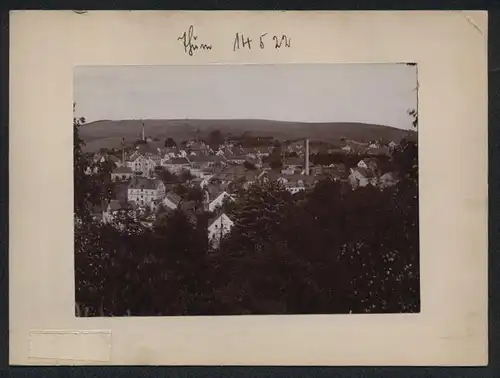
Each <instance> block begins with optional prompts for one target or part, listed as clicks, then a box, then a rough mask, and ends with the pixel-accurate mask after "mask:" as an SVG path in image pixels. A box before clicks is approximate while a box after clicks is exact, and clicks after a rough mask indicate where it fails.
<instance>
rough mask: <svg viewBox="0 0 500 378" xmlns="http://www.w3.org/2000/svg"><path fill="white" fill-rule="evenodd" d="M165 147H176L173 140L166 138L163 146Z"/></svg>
mask: <svg viewBox="0 0 500 378" xmlns="http://www.w3.org/2000/svg"><path fill="white" fill-rule="evenodd" d="M164 146H165V147H167V148H169V147H174V148H175V147H177V143H175V140H173V139H172V138H167V139H165V144H164Z"/></svg>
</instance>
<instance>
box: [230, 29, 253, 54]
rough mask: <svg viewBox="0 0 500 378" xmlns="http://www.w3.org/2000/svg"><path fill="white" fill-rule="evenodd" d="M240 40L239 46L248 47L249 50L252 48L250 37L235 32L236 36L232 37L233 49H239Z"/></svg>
mask: <svg viewBox="0 0 500 378" xmlns="http://www.w3.org/2000/svg"><path fill="white" fill-rule="evenodd" d="M240 40H241V46H242V47H243V48H245V47H248V49H249V50H251V49H252V39H251V38H249V37H246V38H245V36H244V35H243V34H241V35H240V34H239V33H236V37H235V38H234V43H233V51H236V50H239V49H240Z"/></svg>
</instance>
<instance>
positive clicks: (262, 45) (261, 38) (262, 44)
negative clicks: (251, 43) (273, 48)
mask: <svg viewBox="0 0 500 378" xmlns="http://www.w3.org/2000/svg"><path fill="white" fill-rule="evenodd" d="M266 35H267V33H264V34H262V35H261V36H260V48H261V49H263V48H264V47H265V46H264V39H263V38H264V37H265V36H266Z"/></svg>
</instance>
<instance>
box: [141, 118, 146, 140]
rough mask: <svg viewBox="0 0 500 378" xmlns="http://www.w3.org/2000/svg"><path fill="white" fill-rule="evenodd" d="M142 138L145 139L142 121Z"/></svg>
mask: <svg viewBox="0 0 500 378" xmlns="http://www.w3.org/2000/svg"><path fill="white" fill-rule="evenodd" d="M142 140H146V135H145V133H144V122H142Z"/></svg>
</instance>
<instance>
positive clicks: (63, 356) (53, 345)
mask: <svg viewBox="0 0 500 378" xmlns="http://www.w3.org/2000/svg"><path fill="white" fill-rule="evenodd" d="M28 357H29V358H38V359H55V360H65V361H80V362H109V360H110V358H111V331H109V330H97V331H89V330H37V331H31V332H30V334H29V351H28Z"/></svg>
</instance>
